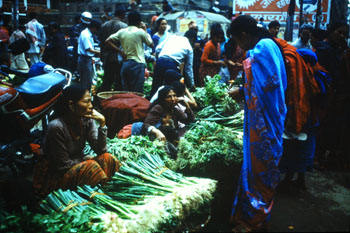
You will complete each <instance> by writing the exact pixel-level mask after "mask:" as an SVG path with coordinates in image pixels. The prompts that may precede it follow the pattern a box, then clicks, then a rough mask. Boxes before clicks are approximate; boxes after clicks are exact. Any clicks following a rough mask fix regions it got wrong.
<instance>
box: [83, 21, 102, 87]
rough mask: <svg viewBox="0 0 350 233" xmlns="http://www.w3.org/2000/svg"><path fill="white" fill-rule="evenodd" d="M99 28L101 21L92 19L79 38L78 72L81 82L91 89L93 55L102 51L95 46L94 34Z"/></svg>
mask: <svg viewBox="0 0 350 233" xmlns="http://www.w3.org/2000/svg"><path fill="white" fill-rule="evenodd" d="M99 29H100V23H99V22H97V21H95V20H91V22H90V24H89V26H88V27H87V28H86V29H84V30H83V31H82V32H81V33H80V36H79V39H78V72H79V75H80V84H81V85H82V87H84V88H87V89H89V90H90V88H91V84H92V79H93V77H94V69H93V65H92V57H93V56H94V55H99V54H100V51H98V50H95V48H94V39H93V36H92V35H93V34H96V33H97V32H98V31H99Z"/></svg>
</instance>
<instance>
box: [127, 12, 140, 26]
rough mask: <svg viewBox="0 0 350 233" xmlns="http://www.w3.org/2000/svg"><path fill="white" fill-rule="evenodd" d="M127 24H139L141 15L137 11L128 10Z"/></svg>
mask: <svg viewBox="0 0 350 233" xmlns="http://www.w3.org/2000/svg"><path fill="white" fill-rule="evenodd" d="M128 22H129V25H132V26H139V24H140V22H141V15H140V13H138V12H137V11H130V12H129V14H128Z"/></svg>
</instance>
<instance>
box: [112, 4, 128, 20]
mask: <svg viewBox="0 0 350 233" xmlns="http://www.w3.org/2000/svg"><path fill="white" fill-rule="evenodd" d="M125 12H126V9H125V7H124V6H123V5H116V6H115V11H114V16H116V17H121V18H124V17H125Z"/></svg>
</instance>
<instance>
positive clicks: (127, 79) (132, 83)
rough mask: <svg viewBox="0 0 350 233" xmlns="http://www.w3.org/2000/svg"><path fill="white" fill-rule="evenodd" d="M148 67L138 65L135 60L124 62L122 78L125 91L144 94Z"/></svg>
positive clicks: (141, 64)
mask: <svg viewBox="0 0 350 233" xmlns="http://www.w3.org/2000/svg"><path fill="white" fill-rule="evenodd" d="M145 68H146V65H145V64H143V63H138V62H136V61H134V60H127V61H124V62H123V65H122V68H121V71H120V76H121V79H122V80H121V81H122V88H123V91H135V92H141V93H143V85H144V82H145Z"/></svg>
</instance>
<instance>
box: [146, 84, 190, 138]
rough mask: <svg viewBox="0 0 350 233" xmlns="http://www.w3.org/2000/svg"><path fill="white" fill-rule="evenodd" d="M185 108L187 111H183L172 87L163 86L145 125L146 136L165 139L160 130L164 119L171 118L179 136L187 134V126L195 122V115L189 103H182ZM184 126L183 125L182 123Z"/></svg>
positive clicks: (151, 106) (151, 107) (152, 105)
mask: <svg viewBox="0 0 350 233" xmlns="http://www.w3.org/2000/svg"><path fill="white" fill-rule="evenodd" d="M181 103H182V104H183V105H184V106H185V107H186V109H185V111H182V110H181V109H180V108H179V107H177V104H178V98H177V96H176V93H175V91H174V88H173V87H172V86H163V87H162V88H161V89H160V90H158V97H157V99H156V101H154V102H153V103H152V104H151V105H150V108H149V109H150V110H149V112H148V114H147V117H146V119H145V120H144V124H143V129H142V130H143V132H145V133H146V134H154V135H155V136H156V137H157V138H159V139H164V138H165V136H164V134H163V133H162V132H161V131H160V130H158V128H159V127H160V126H162V122H164V118H169V117H170V118H171V119H172V121H173V123H174V127H175V129H176V130H178V132H179V135H180V136H181V135H183V134H184V133H185V125H184V124H188V123H190V122H193V121H194V114H193V111H192V110H191V108H190V106H189V104H188V102H185V101H182V102H181ZM180 122H181V123H183V124H181V123H180Z"/></svg>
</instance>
